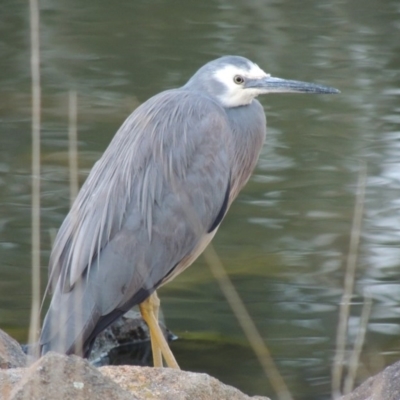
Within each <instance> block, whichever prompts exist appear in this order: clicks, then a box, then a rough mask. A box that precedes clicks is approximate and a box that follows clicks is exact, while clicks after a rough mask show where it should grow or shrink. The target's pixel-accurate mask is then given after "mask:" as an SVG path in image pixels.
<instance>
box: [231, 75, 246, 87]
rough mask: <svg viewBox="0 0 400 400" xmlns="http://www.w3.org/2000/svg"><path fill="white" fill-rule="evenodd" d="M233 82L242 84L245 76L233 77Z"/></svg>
mask: <svg viewBox="0 0 400 400" xmlns="http://www.w3.org/2000/svg"><path fill="white" fill-rule="evenodd" d="M233 82H235V83H236V84H237V85H241V84H242V83H243V82H244V78H243V76H240V75H236V76H235V77H234V78H233Z"/></svg>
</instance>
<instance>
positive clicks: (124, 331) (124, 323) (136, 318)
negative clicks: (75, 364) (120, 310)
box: [89, 309, 176, 366]
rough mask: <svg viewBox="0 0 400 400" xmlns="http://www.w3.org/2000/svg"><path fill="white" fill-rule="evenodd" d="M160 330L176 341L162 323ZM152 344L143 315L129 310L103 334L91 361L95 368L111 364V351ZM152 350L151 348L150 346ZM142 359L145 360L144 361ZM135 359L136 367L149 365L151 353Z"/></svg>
mask: <svg viewBox="0 0 400 400" xmlns="http://www.w3.org/2000/svg"><path fill="white" fill-rule="evenodd" d="M160 328H161V330H162V332H163V333H164V336H165V338H166V339H167V340H168V341H171V340H174V339H176V336H175V335H174V334H173V333H172V332H171V331H170V330H169V329H167V328H166V326H165V325H164V324H163V322H162V321H160ZM149 343H150V333H149V329H148V327H147V325H146V323H145V322H144V320H143V318H142V316H141V314H140V313H139V312H138V311H136V310H133V309H132V310H129V311H128V312H127V313H125V314H124V315H123V316H122V317H120V318H118V319H117V320H116V321H115V322H114V323H113V324H111V325H110V326H109V327H108V328H107V329H105V330H104V331H103V332H101V333H100V334H99V335H98V336H97V337H96V340H95V342H94V345H93V349H92V352H91V354H90V357H89V361H91V362H92V364H94V365H95V366H102V365H108V364H110V358H112V355H111V354H110V351H111V350H113V349H116V348H118V347H120V346H126V345H146V344H149ZM148 347H149V349H150V346H148ZM140 357H142V358H144V359H143V360H141V359H140ZM140 357H139V356H138V357H137V359H135V364H136V365H148V364H149V362H150V358H151V354H150V352H148V353H144V354H143V355H141V356H140Z"/></svg>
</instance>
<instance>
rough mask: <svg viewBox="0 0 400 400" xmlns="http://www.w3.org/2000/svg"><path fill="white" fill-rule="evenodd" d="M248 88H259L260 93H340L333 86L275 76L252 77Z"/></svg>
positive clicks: (248, 82) (247, 83)
mask: <svg viewBox="0 0 400 400" xmlns="http://www.w3.org/2000/svg"><path fill="white" fill-rule="evenodd" d="M246 88H253V89H258V90H259V91H260V93H325V94H333V93H340V91H339V90H337V89H335V88H333V87H329V86H323V85H317V84H315V83H308V82H301V81H291V80H287V79H281V78H274V77H273V76H267V77H265V78H261V79H250V80H248V81H247V82H246Z"/></svg>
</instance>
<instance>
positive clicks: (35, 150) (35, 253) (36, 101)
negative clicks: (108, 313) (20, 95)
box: [29, 0, 41, 344]
mask: <svg viewBox="0 0 400 400" xmlns="http://www.w3.org/2000/svg"><path fill="white" fill-rule="evenodd" d="M29 4H30V24H31V32H30V35H31V74H32V308H31V320H30V326H29V343H30V344H33V343H36V342H37V340H38V333H39V330H40V112H41V88H40V41H39V4H38V0H30V1H29Z"/></svg>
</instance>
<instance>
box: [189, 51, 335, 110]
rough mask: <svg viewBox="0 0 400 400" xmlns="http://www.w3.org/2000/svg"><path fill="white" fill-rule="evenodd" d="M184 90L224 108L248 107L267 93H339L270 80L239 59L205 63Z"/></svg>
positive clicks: (304, 83) (321, 88)
mask: <svg viewBox="0 0 400 400" xmlns="http://www.w3.org/2000/svg"><path fill="white" fill-rule="evenodd" d="M184 87H187V88H192V89H197V90H202V91H205V92H206V93H207V94H209V95H211V96H212V97H214V98H216V99H217V100H218V101H219V102H220V103H221V104H222V106H224V107H227V108H231V107H239V106H244V105H247V104H250V103H251V102H252V101H253V99H254V98H255V97H257V96H258V95H260V94H267V93H339V91H338V90H337V89H334V88H331V87H328V86H322V85H317V84H314V83H307V82H300V81H292V80H286V79H280V78H275V77H272V76H271V75H269V74H267V73H265V72H264V71H263V70H262V69H261V68H260V67H259V66H258V65H257V64H255V63H253V62H252V61H250V60H248V59H246V58H244V57H239V56H225V57H221V58H218V59H216V60H214V61H211V62H209V63H207V64H206V65H204V66H203V67H202V68H200V69H199V70H198V71H197V72H196V73H195V74H194V75H193V77H192V78H191V79H190V80H189V82H188V83H187V84H186V85H185V86H184Z"/></svg>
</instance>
